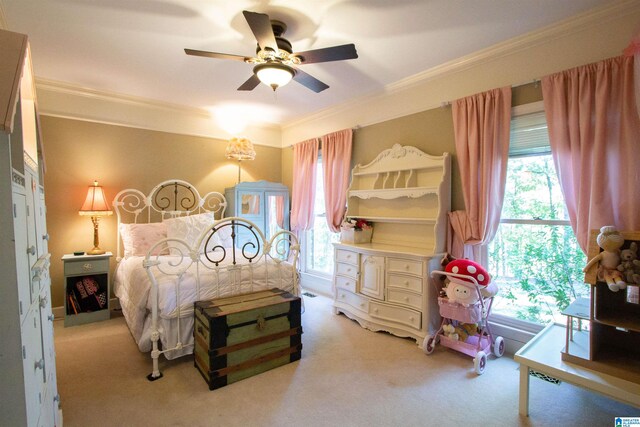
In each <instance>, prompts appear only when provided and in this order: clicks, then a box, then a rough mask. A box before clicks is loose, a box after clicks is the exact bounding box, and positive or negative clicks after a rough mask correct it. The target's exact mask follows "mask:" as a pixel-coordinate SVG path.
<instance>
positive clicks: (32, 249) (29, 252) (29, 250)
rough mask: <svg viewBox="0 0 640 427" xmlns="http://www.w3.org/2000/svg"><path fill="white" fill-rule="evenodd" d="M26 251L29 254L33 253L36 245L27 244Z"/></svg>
mask: <svg viewBox="0 0 640 427" xmlns="http://www.w3.org/2000/svg"><path fill="white" fill-rule="evenodd" d="M27 253H28V254H29V255H35V254H36V247H35V246H29V248H28V249H27Z"/></svg>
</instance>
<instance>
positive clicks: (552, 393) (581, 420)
mask: <svg viewBox="0 0 640 427" xmlns="http://www.w3.org/2000/svg"><path fill="white" fill-rule="evenodd" d="M305 304H306V312H305V313H304V314H303V316H302V324H303V328H304V335H303V337H302V340H303V345H304V348H303V351H302V359H301V360H300V361H298V362H294V363H292V364H289V365H286V366H283V367H279V368H276V369H274V370H271V371H268V372H265V373H263V374H260V375H258V376H255V377H251V378H248V379H245V380H243V381H240V382H237V383H234V384H231V385H228V386H226V387H224V388H221V389H219V390H215V391H209V389H208V388H207V385H206V383H205V381H204V380H203V378H202V377H201V376H200V374H199V373H198V371H197V370H196V369H195V368H194V366H193V360H192V359H191V357H184V358H182V359H180V360H177V361H170V362H169V361H166V360H164V359H161V361H162V362H161V370H162V372H163V374H164V378H162V379H160V380H158V381H155V382H149V381H147V379H146V375H147V374H148V373H149V372H151V364H150V359H149V357H148V355H147V354H142V353H140V352H139V351H138V349H137V347H136V345H135V344H134V341H133V338H132V337H131V335H130V334H129V331H128V329H127V326H126V324H125V322H124V319H123V318H122V317H115V318H112V319H111V320H109V321H104V322H99V323H92V324H87V325H82V326H75V327H70V328H65V327H64V326H63V323H62V322H61V321H56V322H55V323H56V325H55V345H56V352H57V368H58V388H59V393H60V396H61V402H62V410H63V417H64V425H65V426H69V427H73V426H151V425H159V426H284V425H292V424H298V425H304V426H529V425H531V426H613V425H614V417H616V416H635V417H638V416H640V409H636V408H633V407H630V406H626V405H623V404H620V403H618V402H615V401H613V400H609V399H607V398H604V397H601V396H599V395H596V394H593V393H590V392H587V391H584V390H582V389H579V388H576V387H573V386H571V385H569V384H562V385H559V386H558V385H554V384H550V383H547V382H544V381H542V380H538V379H532V380H531V404H530V417H529V418H522V417H519V416H518V365H517V364H516V363H515V362H514V361H513V359H512V358H510V357H507V356H504V357H502V358H500V359H494V358H493V357H491V358H490V360H489V362H488V364H487V370H486V372H485V373H484V375H482V376H478V375H476V374H475V373H474V371H473V361H472V359H471V358H470V357H468V356H465V355H463V354H460V353H457V352H454V351H452V350H448V349H446V348H444V347H441V346H439V347H437V348H436V351H435V352H434V354H432V355H430V356H427V355H425V354H424V353H423V352H422V351H421V350H420V349H419V348H418V346H417V345H416V344H415V341H413V340H408V339H402V338H397V337H394V336H391V335H388V334H385V333H374V332H371V331H367V330H365V329H362V328H361V327H360V326H358V324H357V323H355V322H353V321H351V320H349V319H348V318H346V317H345V316H342V315H340V316H336V315H333V313H332V311H331V301H330V300H329V299H327V298H325V297H322V296H318V297H316V298H309V297H305Z"/></svg>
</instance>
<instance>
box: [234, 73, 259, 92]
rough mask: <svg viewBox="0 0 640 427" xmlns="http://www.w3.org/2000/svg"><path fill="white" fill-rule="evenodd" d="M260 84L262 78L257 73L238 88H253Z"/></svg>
mask: <svg viewBox="0 0 640 427" xmlns="http://www.w3.org/2000/svg"><path fill="white" fill-rule="evenodd" d="M259 84H260V79H259V78H258V76H256V75H255V74H252V75H251V77H249V79H248V80H247V81H246V82H244V83H242V85H241V86H240V87H239V88H238V90H253V89H255V87H256V86H258V85H259Z"/></svg>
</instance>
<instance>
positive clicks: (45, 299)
mask: <svg viewBox="0 0 640 427" xmlns="http://www.w3.org/2000/svg"><path fill="white" fill-rule="evenodd" d="M46 306H47V297H43V298H40V308H45V307H46Z"/></svg>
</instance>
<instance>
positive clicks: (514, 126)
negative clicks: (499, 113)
mask: <svg viewBox="0 0 640 427" xmlns="http://www.w3.org/2000/svg"><path fill="white" fill-rule="evenodd" d="M510 138H511V141H510V143H509V157H522V156H535V155H541V154H550V153H551V147H550V146H549V132H548V130H547V118H546V117H545V114H544V111H537V112H535V113H528V114H523V115H519V116H513V117H511V137H510Z"/></svg>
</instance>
